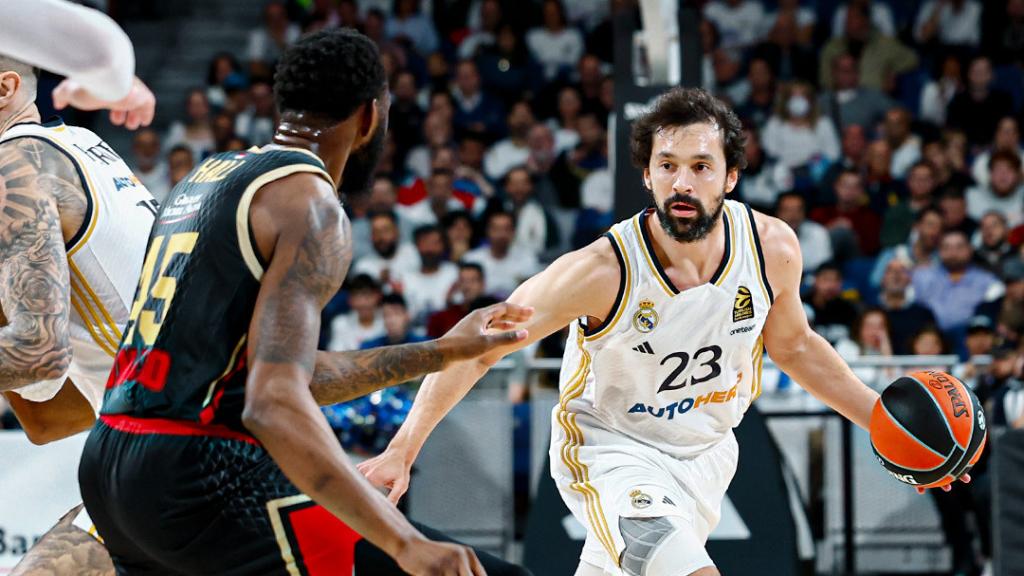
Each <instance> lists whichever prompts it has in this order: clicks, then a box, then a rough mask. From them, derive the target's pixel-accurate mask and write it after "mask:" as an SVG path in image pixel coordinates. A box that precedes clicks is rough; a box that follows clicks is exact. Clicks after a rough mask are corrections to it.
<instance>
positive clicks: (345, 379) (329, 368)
mask: <svg viewBox="0 0 1024 576" xmlns="http://www.w3.org/2000/svg"><path fill="white" fill-rule="evenodd" d="M446 365H447V361H446V358H445V356H444V354H443V353H442V352H441V350H440V349H439V347H438V345H437V341H435V340H431V341H429V342H419V343H416V344H402V345H399V346H384V347H382V348H373V349H371V350H359V351H353V352H317V357H316V371H315V372H314V373H313V381H312V382H310V385H309V386H310V390H311V391H312V392H313V398H314V399H315V400H316V402H317V404H320V405H321V406H325V405H328V404H336V403H338V402H346V401H348V400H352V399H354V398H358V397H360V396H365V395H367V394H369V393H371V392H374V391H376V390H380V389H381V388H387V387H388V386H394V385H395V384H401V383H402V382H407V381H409V380H412V379H413V378H418V377H420V376H423V375H425V374H430V373H431V372H437V371H439V370H442V369H443V368H444V367H445V366H446Z"/></svg>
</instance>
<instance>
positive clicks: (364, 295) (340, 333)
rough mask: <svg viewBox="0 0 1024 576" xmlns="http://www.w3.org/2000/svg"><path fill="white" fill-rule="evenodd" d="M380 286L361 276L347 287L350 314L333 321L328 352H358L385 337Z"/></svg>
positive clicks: (366, 276)
mask: <svg viewBox="0 0 1024 576" xmlns="http://www.w3.org/2000/svg"><path fill="white" fill-rule="evenodd" d="M382 296H383V295H382V294H381V290H380V284H378V283H377V281H376V280H374V279H373V278H372V277H370V276H368V275H366V274H359V275H357V276H355V277H354V278H352V281H351V282H349V284H348V306H349V309H350V310H349V312H348V313H346V314H339V315H338V316H335V317H334V318H333V319H332V320H331V336H330V340H329V343H328V344H327V349H328V350H359V349H360V348H362V347H363V343H365V342H367V341H370V340H373V339H375V338H380V337H381V336H383V335H384V318H383V316H382V314H381V309H380V303H381V297H382Z"/></svg>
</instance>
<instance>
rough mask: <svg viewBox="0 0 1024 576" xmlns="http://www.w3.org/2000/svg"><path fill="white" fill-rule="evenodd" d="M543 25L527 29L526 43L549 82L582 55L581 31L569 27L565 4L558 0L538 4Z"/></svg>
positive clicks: (573, 64)
mask: <svg viewBox="0 0 1024 576" xmlns="http://www.w3.org/2000/svg"><path fill="white" fill-rule="evenodd" d="M541 14H542V19H541V21H542V24H543V25H542V26H541V27H537V28H533V29H531V30H530V31H529V32H527V33H526V45H527V46H529V47H530V52H531V53H533V57H534V58H536V59H537V62H539V63H540V65H541V66H543V68H544V77H545V78H546V79H547V80H548V81H549V82H550V81H552V80H554V79H556V78H558V77H560V76H566V75H568V74H569V73H570V72H571V71H572V69H573V68H575V67H576V63H577V62H579V60H580V57H581V56H583V35H582V34H580V32H579V30H577V29H575V28H571V27H569V23H568V22H567V21H566V17H565V7H564V6H563V5H562V2H561V1H560V0H544V2H543V3H542V4H541Z"/></svg>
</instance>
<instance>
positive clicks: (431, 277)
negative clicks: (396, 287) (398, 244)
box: [402, 225, 459, 325]
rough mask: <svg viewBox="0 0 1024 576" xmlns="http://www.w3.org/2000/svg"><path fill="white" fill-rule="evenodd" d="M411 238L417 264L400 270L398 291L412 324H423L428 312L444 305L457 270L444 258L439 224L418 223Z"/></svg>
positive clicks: (431, 312)
mask: <svg viewBox="0 0 1024 576" xmlns="http://www.w3.org/2000/svg"><path fill="white" fill-rule="evenodd" d="M413 238H414V242H415V244H416V251H417V252H419V256H420V266H419V268H417V269H413V270H406V271H403V272H402V294H403V295H404V296H405V300H406V303H407V304H408V307H409V315H410V316H411V317H412V320H413V324H416V325H425V324H426V322H427V318H428V317H429V316H430V315H431V314H433V313H434V312H437V311H438V310H441V309H443V308H444V307H445V303H446V302H447V300H448V292H449V290H450V289H451V287H452V284H454V283H455V281H456V280H457V279H458V276H459V273H458V268H456V267H455V264H452V263H451V262H449V261H447V260H446V259H445V246H444V233H443V232H442V230H441V228H440V227H439V226H436V225H428V226H421V227H420V228H417V229H416V231H415V232H414V233H413Z"/></svg>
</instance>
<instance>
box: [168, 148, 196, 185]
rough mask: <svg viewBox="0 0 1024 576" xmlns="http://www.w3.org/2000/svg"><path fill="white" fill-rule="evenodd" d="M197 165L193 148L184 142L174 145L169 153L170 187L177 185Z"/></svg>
mask: <svg viewBox="0 0 1024 576" xmlns="http://www.w3.org/2000/svg"><path fill="white" fill-rule="evenodd" d="M195 165H196V163H195V158H194V156H193V154H192V149H191V148H189V147H188V146H186V145H184V144H178V145H176V146H174V147H172V148H171V151H170V152H168V153H167V176H168V179H169V181H168V186H167V187H168V189H171V188H174V187H175V186H177V185H178V182H181V181H182V180H183V179H184V178H185V176H187V175H188V173H189V172H191V171H192V168H193V167H195ZM168 194H169V192H168Z"/></svg>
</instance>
